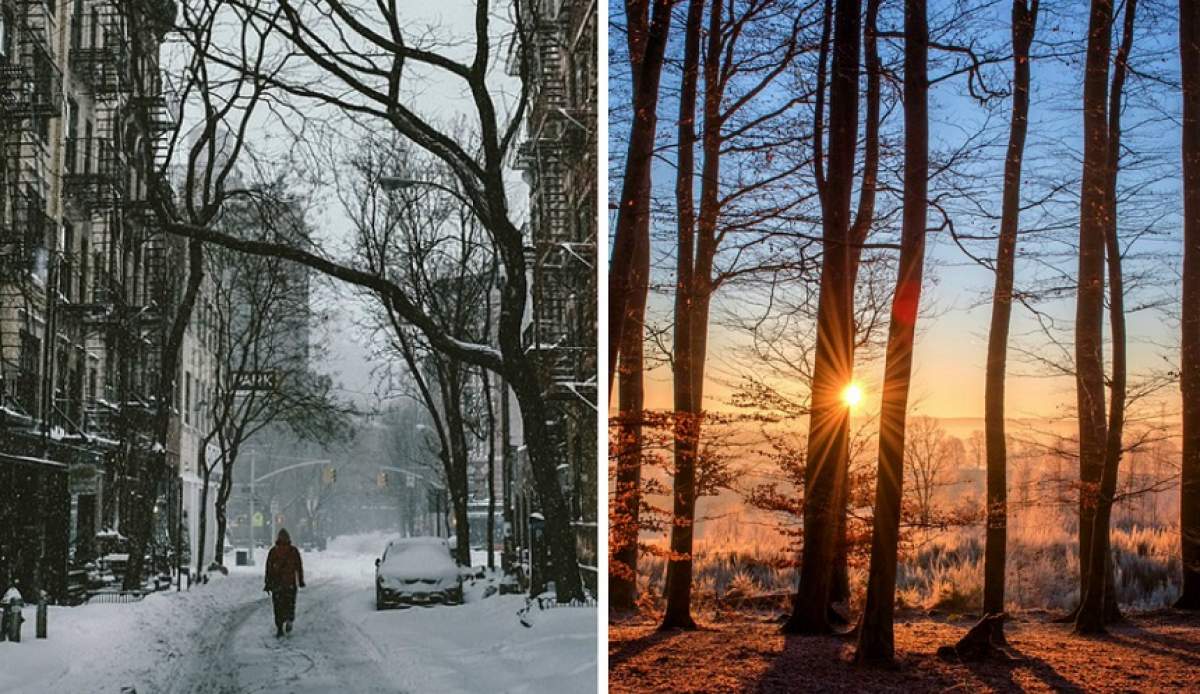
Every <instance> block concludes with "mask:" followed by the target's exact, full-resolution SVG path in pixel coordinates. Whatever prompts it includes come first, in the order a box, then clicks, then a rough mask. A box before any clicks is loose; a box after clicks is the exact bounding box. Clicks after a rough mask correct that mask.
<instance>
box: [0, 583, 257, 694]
mask: <svg viewBox="0 0 1200 694" xmlns="http://www.w3.org/2000/svg"><path fill="white" fill-rule="evenodd" d="M254 585H255V584H253V583H250V582H245V581H242V582H237V581H228V580H225V579H223V577H221V576H219V575H217V576H216V577H215V578H213V579H212V580H211V581H210V582H209V583H208V584H207V585H197V586H195V587H193V588H192V589H191V590H190V591H185V592H178V593H177V592H175V591H174V590H171V591H163V592H161V593H154V594H151V595H148V596H146V598H145V599H143V600H142V601H140V602H137V603H129V604H99V605H81V606H79V607H58V606H51V607H50V608H49V616H48V629H47V631H48V636H49V638H47V639H35V638H34V633H35V632H34V628H33V627H34V618H35V616H36V609H37V608H36V607H34V606H30V607H27V608H26V609H25V613H24V614H25V619H26V620H27V621H26V623H25V628H24V629H23V630H22V632H21V637H22V641H21V643H19V644H13V643H8V642H4V643H0V693H3V694H16V693H18V692H20V693H22V694H26V693H27V694H43V693H46V692H119V691H121V688H122V687H129V686H134V687H136V688H137V690H138V691H139V692H154V691H164V690H166V689H167V686H166V683H167V682H169V681H170V680H171V677H172V674H173V673H174V667H173V666H174V665H175V662H176V660H177V658H178V655H179V654H180V653H184V652H187V651H188V650H191V649H192V648H194V646H195V642H194V641H193V637H194V634H195V631H196V630H197V629H199V628H200V626H201V625H202V624H203V623H204V622H205V621H206V620H207V619H208V617H209V616H210V615H212V614H216V613H218V612H220V611H221V610H222V609H225V608H228V607H229V603H230V602H231V601H235V600H248V599H250V598H251V597H254V596H255V591H254V590H253V587H254Z"/></svg>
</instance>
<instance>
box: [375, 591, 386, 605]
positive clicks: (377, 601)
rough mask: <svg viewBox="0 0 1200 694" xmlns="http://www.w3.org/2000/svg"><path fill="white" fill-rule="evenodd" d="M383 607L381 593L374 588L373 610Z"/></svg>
mask: <svg viewBox="0 0 1200 694" xmlns="http://www.w3.org/2000/svg"><path fill="white" fill-rule="evenodd" d="M383 608H384V604H383V595H382V594H381V593H380V592H379V588H376V589H375V610H376V611H380V610H382V609H383Z"/></svg>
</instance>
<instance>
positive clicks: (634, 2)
mask: <svg viewBox="0 0 1200 694" xmlns="http://www.w3.org/2000/svg"><path fill="white" fill-rule="evenodd" d="M644 4H645V3H644V0H627V1H626V3H625V7H626V13H627V15H628V16H631V17H634V18H636V17H638V16H639V15H640V14H644V9H642V10H640V11H639V7H644ZM673 4H674V2H673V1H672V0H654V15H653V18H652V19H651V22H650V24H649V30H648V32H647V34H646V37H645V41H644V44H643V45H642V48H641V49H640V50H638V51H636V52H637V53H639V54H640V63H641V64H640V66H639V68H640V69H638V70H636V72H635V75H634V79H633V84H634V90H633V125H632V127H631V129H630V133H629V144H628V146H627V147H626V150H625V175H624V178H623V179H622V183H621V207H620V210H619V211H618V212H617V228H616V232H615V234H614V236H613V251H612V258H611V260H610V263H609V269H608V388H609V390H610V391H611V390H612V382H613V377H614V376H615V375H616V365H617V358H618V357H619V356H620V353H621V344H622V335H623V331H624V326H625V324H626V322H627V321H628V320H629V318H630V316H629V303H630V294H631V293H632V292H635V291H637V287H639V286H641V285H642V284H643V283H644V282H646V281H647V279H648V274H646V275H645V276H643V274H642V273H643V272H648V270H647V269H645V268H638V267H636V266H635V264H634V260H635V259H636V258H637V257H638V254H639V253H640V252H641V249H642V248H643V247H645V249H646V252H647V253H648V252H649V247H650V237H649V229H650V226H649V225H650V221H649V220H650V198H649V196H648V195H645V194H644V193H645V191H647V190H649V188H650V172H651V169H652V163H653V155H654V137H655V133H656V131H657V127H658V87H659V81H660V77H661V76H662V67H663V57H664V54H665V52H666V47H667V35H668V34H669V33H670V29H671V6H672V5H673ZM631 30H633V28H632V27H631ZM636 38H637V37H631V40H636Z"/></svg>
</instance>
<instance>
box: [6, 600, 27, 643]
mask: <svg viewBox="0 0 1200 694" xmlns="http://www.w3.org/2000/svg"><path fill="white" fill-rule="evenodd" d="M0 607H3V613H2V614H3V616H2V617H0V641H3V640H4V639H5V638H7V639H8V640H9V641H12V642H13V643H19V642H20V641H21V623H22V622H24V621H25V617H24V616H23V615H22V614H21V609H22V608H24V607H25V599H24V598H22V597H21V592H20V591H19V590H17V589H16V588H9V589H8V591H7V592H5V593H4V597H3V598H0Z"/></svg>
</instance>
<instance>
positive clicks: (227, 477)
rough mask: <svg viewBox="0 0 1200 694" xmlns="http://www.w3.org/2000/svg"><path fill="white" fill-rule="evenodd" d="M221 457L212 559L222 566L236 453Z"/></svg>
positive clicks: (251, 521)
mask: <svg viewBox="0 0 1200 694" xmlns="http://www.w3.org/2000/svg"><path fill="white" fill-rule="evenodd" d="M221 455H222V463H221V486H220V487H218V488H217V503H216V504H215V506H216V516H217V535H216V537H215V538H214V540H215V541H216V549H215V550H214V554H215V555H216V556H215V557H213V558H214V559H215V560H216V562H217V564H218V565H220V566H224V565H225V529H226V527H227V525H228V521H229V515H228V513H227V511H228V509H229V496H230V494H231V493H232V492H233V464H234V462H236V460H237V453H236V452H233V453H224V452H222V454H221ZM249 520H250V523H251V527H253V523H254V519H253V518H251V519H249ZM250 551H251V552H253V551H254V548H253V547H251V548H250Z"/></svg>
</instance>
